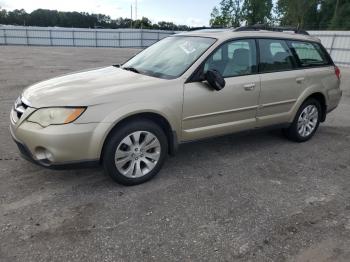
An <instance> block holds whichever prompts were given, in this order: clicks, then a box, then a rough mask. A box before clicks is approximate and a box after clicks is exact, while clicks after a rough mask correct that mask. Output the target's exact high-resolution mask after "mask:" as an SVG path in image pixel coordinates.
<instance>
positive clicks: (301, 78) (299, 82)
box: [295, 77, 305, 84]
mask: <svg viewBox="0 0 350 262" xmlns="http://www.w3.org/2000/svg"><path fill="white" fill-rule="evenodd" d="M304 80H305V77H298V78H297V79H295V81H297V83H298V84H301V83H302V82H303V81H304Z"/></svg>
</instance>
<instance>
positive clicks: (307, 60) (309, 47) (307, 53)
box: [291, 42, 329, 66]
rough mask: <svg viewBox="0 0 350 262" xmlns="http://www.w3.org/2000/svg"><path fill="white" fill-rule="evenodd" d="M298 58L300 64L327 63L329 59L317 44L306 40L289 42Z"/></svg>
mask: <svg viewBox="0 0 350 262" xmlns="http://www.w3.org/2000/svg"><path fill="white" fill-rule="evenodd" d="M291 46H292V48H293V49H294V50H295V53H296V55H297V56H298V58H299V61H300V63H301V66H312V65H316V66H317V65H327V64H329V61H328V59H327V57H326V56H325V54H324V53H323V52H322V50H321V48H320V46H318V45H317V44H312V43H307V42H291Z"/></svg>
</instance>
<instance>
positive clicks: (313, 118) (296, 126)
mask: <svg viewBox="0 0 350 262" xmlns="http://www.w3.org/2000/svg"><path fill="white" fill-rule="evenodd" d="M310 110H311V111H310ZM312 110H316V111H317V112H316V111H312ZM321 116H322V108H321V104H320V102H319V101H318V100H316V99H314V98H309V99H308V100H306V101H305V102H304V103H303V104H302V105H301V106H300V108H299V110H298V112H297V114H296V115H295V118H294V121H293V123H292V124H291V125H290V126H289V128H287V129H284V130H283V133H284V134H285V136H286V137H287V138H288V139H289V140H292V141H295V142H305V141H308V140H309V139H311V138H312V137H313V135H314V134H315V132H316V131H317V129H318V126H319V125H320V119H321ZM302 126H304V129H303V127H302Z"/></svg>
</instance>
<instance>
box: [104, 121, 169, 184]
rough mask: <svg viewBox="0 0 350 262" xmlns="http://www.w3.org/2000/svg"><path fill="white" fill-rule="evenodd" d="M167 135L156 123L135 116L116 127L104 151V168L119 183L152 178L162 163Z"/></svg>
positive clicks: (166, 148)
mask: <svg viewBox="0 0 350 262" xmlns="http://www.w3.org/2000/svg"><path fill="white" fill-rule="evenodd" d="M167 151H168V144H167V138H166V136H165V134H164V132H163V130H162V129H161V128H160V127H159V126H158V125H157V124H155V123H153V122H151V121H147V120H138V121H133V122H129V123H126V124H125V125H123V126H122V127H121V128H118V129H117V130H116V131H115V132H114V133H113V134H112V136H111V137H110V138H109V140H108V141H107V144H106V146H105V149H104V154H103V166H104V169H105V171H106V172H107V173H108V174H109V175H110V176H111V177H112V178H113V179H114V180H115V181H117V182H118V183H121V184H123V185H137V184H141V183H143V182H146V181H147V180H150V179H151V178H153V177H154V176H155V175H156V174H157V173H158V172H159V170H160V168H161V166H162V165H163V163H164V160H165V157H166V155H167Z"/></svg>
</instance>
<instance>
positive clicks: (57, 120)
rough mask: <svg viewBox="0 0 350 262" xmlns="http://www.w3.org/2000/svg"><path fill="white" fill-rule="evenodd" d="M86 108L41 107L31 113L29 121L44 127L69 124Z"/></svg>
mask: <svg viewBox="0 0 350 262" xmlns="http://www.w3.org/2000/svg"><path fill="white" fill-rule="evenodd" d="M85 109H86V108H85V107H75V108H68V107H52V108H41V109H38V110H36V111H35V112H34V113H33V114H31V115H30V116H29V118H28V120H27V121H29V122H34V123H37V124H39V125H41V126H42V127H47V126H49V125H62V124H68V123H71V122H73V121H74V120H76V119H77V118H78V117H79V116H80V115H81V114H82V113H83V112H84V111H85Z"/></svg>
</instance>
